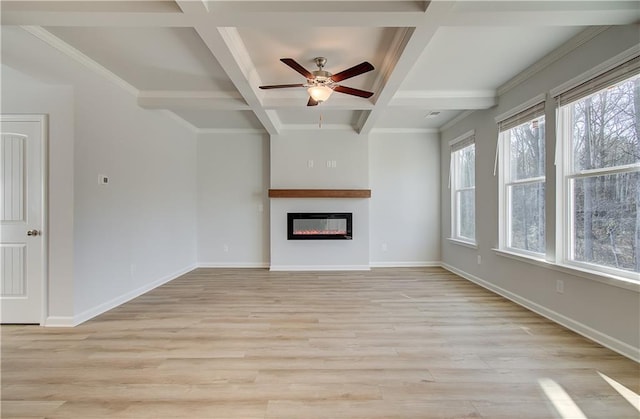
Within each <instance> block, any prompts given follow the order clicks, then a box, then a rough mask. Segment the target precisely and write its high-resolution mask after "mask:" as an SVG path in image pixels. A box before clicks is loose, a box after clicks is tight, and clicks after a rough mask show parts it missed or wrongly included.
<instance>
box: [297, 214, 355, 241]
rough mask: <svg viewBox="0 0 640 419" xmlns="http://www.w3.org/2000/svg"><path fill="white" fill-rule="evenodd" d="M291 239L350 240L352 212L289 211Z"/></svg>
mask: <svg viewBox="0 0 640 419" xmlns="http://www.w3.org/2000/svg"><path fill="white" fill-rule="evenodd" d="M287 218H288V223H287V224H288V225H287V230H288V231H287V237H288V239H289V240H318V239H320V240H322V239H325V240H350V239H351V219H352V215H351V213H289V214H287Z"/></svg>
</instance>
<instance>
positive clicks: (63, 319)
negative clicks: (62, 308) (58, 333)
mask: <svg viewBox="0 0 640 419" xmlns="http://www.w3.org/2000/svg"><path fill="white" fill-rule="evenodd" d="M42 325H43V326H45V327H74V326H76V324H75V323H74V320H73V316H49V317H47V319H46V321H45V322H44V323H42Z"/></svg>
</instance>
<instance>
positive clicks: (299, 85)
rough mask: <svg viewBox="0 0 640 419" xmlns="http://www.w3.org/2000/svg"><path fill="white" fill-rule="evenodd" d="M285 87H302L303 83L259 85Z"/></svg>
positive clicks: (272, 87)
mask: <svg viewBox="0 0 640 419" xmlns="http://www.w3.org/2000/svg"><path fill="white" fill-rule="evenodd" d="M287 87H304V84H302V83H298V84H271V85H269V86H260V88H261V89H284V88H287Z"/></svg>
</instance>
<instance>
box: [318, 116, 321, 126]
mask: <svg viewBox="0 0 640 419" xmlns="http://www.w3.org/2000/svg"><path fill="white" fill-rule="evenodd" d="M318 128H322V114H320V120H319V121H318Z"/></svg>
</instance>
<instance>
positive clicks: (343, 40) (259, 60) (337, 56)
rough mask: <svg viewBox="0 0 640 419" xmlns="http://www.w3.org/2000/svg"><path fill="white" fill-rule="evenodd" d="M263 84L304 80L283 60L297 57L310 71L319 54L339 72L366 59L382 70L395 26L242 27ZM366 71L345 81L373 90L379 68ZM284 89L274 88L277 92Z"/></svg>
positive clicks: (354, 85) (331, 67)
mask: <svg viewBox="0 0 640 419" xmlns="http://www.w3.org/2000/svg"><path fill="white" fill-rule="evenodd" d="M238 32H239V34H240V37H241V38H242V41H243V43H244V45H245V46H246V48H247V50H248V51H250V52H251V60H252V62H253V65H254V66H255V70H256V72H257V74H258V76H259V79H260V80H261V82H262V84H282V83H304V82H305V79H304V77H303V76H302V75H300V74H299V73H297V72H296V71H294V70H292V69H291V68H290V67H288V66H286V65H285V64H283V63H282V62H280V58H293V59H295V60H296V61H297V62H298V63H299V64H301V65H302V66H303V67H305V68H306V69H307V70H309V71H313V70H317V67H316V65H315V63H314V58H315V57H325V58H326V59H327V64H326V66H325V70H326V71H329V72H331V73H334V74H335V73H338V72H340V71H342V70H345V69H347V68H350V67H352V66H354V65H356V64H360V63H361V62H363V61H368V62H370V63H371V64H373V66H374V67H375V68H376V70H378V71H379V70H380V67H381V65H382V63H383V60H384V56H385V54H386V52H387V50H388V46H389V44H390V42H391V39H392V37H393V34H394V33H395V29H394V28H368V27H354V28H344V27H298V26H296V27H283V28H260V29H253V28H238ZM376 70H374V71H371V72H369V73H366V74H362V75H359V76H356V77H353V78H350V79H348V80H345V81H344V82H341V84H343V85H345V86H349V87H355V88H358V89H365V90H368V89H371V88H372V85H373V82H374V80H375V79H376V77H377V75H378V71H376ZM279 91H280V90H270V91H269V93H273V94H275V93H276V92H279Z"/></svg>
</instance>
